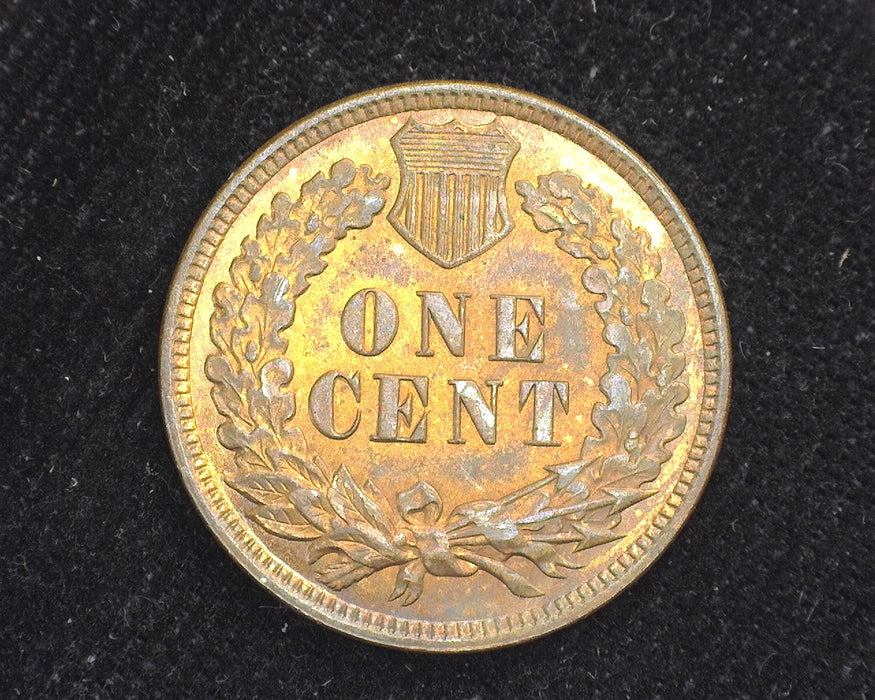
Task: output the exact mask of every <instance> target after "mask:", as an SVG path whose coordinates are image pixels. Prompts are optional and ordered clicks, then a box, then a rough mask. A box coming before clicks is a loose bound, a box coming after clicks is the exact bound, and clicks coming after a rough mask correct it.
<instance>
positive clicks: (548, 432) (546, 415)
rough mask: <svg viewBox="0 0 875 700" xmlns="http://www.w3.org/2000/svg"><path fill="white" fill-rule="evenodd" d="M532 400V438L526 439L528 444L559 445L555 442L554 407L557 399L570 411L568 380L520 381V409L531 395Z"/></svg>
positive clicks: (541, 445) (566, 411) (566, 410)
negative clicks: (532, 396)
mask: <svg viewBox="0 0 875 700" xmlns="http://www.w3.org/2000/svg"><path fill="white" fill-rule="evenodd" d="M531 395H534V399H533V400H532V404H533V406H532V439H531V440H525V444H526V445H535V446H539V447H547V446H558V445H560V444H561V443H558V442H553V413H554V411H553V409H554V405H555V399H559V403H560V405H561V406H562V408H563V409H564V410H565V413H568V382H552V381H541V380H537V381H523V382H520V411H522V410H523V408H524V407H525V405H526V401H528V398H529V396H531Z"/></svg>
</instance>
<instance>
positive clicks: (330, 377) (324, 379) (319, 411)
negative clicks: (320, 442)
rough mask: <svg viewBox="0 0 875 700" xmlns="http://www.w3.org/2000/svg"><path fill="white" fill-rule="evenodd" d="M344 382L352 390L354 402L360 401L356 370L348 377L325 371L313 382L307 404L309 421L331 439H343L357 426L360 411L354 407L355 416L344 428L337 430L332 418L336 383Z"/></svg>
mask: <svg viewBox="0 0 875 700" xmlns="http://www.w3.org/2000/svg"><path fill="white" fill-rule="evenodd" d="M338 382H339V383H341V384H346V385H347V386H348V387H349V388H350V390H351V391H352V395H353V397H354V398H355V401H356V403H358V402H359V401H361V398H362V396H361V383H360V381H359V375H358V372H356V373H355V374H353V375H352V376H351V377H348V376H347V375H345V374H341V373H340V372H326V373H325V374H323V375H322V376H321V377H319V379H317V380H316V381H315V382H313V387H312V388H311V389H310V397H309V399H308V400H307V406H308V408H309V409H310V421H311V422H312V423H313V425H314V426H315V427H316V430H318V431H319V432H320V433H322V434H323V435H324V436H325V437H327V438H331V439H332V440H345V439H346V438H348V437H349V436H350V435H352V434H353V433H354V432H355V431H356V429H357V428H358V427H359V421H360V420H361V411H359V410H358V409H356V411H355V418H354V419H353V421H352V425H350V426H349V427H348V428H347V429H346V430H338V429H337V427H336V425H335V420H334V397H335V392H336V391H337V384H338Z"/></svg>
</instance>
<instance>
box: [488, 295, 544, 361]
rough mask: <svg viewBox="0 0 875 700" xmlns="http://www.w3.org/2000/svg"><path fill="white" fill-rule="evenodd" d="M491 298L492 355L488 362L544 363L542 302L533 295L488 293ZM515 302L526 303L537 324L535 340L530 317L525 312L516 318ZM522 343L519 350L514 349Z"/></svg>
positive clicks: (517, 313)
mask: <svg viewBox="0 0 875 700" xmlns="http://www.w3.org/2000/svg"><path fill="white" fill-rule="evenodd" d="M490 298H492V299H495V354H494V355H490V356H489V359H490V360H500V361H509V362H543V361H544V332H543V330H542V329H543V326H544V299H543V297H537V296H522V295H516V294H492V295H490ZM519 302H526V303H527V304H528V305H529V306H530V307H531V309H532V311H533V312H534V316H535V320H536V321H537V322H538V323H539V324H540V326H541V328H539V329H538V334H537V336H536V337H534V338H532V337H531V334H532V328H531V321H530V319H531V317H532V314H530V313H529V312H528V311H527V312H526V313H525V314H524V315H523V317H522V319H520V320H517V319H518V318H519V309H518V308H517V307H518V304H519ZM518 341H522V343H521V347H518V346H519V345H520V343H519V342H518Z"/></svg>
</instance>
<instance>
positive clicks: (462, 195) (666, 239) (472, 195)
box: [161, 83, 730, 651]
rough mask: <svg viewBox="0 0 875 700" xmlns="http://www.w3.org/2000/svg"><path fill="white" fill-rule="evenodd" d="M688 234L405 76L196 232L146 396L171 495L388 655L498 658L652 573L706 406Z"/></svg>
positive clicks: (685, 485) (707, 275)
mask: <svg viewBox="0 0 875 700" xmlns="http://www.w3.org/2000/svg"><path fill="white" fill-rule="evenodd" d="M728 343H729V341H728V331H727V322H726V315H725V311H724V306H723V302H722V298H721V293H720V289H719V286H718V283H717V280H716V276H715V274H714V270H713V268H712V265H711V262H710V260H709V258H708V255H707V252H706V250H705V248H704V246H703V244H702V241H701V239H700V238H699V236H698V234H697V233H696V230H695V228H694V226H693V224H692V222H691V221H690V219H689V217H688V215H687V214H686V212H685V211H684V209H683V208H682V206H681V205H680V204H679V203H678V201H677V199H676V198H675V196H674V195H673V194H672V193H671V191H669V189H668V187H667V186H666V185H665V183H663V182H662V180H660V179H659V177H658V176H657V175H655V174H654V172H653V171H652V170H651V169H650V167H649V166H648V165H647V164H646V163H644V162H643V161H642V160H641V158H640V157H638V156H637V155H635V154H634V153H633V152H632V151H631V150H630V149H629V148H628V147H627V146H625V145H623V144H622V143H621V142H620V141H619V140H618V139H617V138H616V137H614V136H612V135H611V134H609V133H608V132H607V131H605V130H604V129H602V128H601V127H599V126H597V125H596V124H594V123H592V122H591V121H589V120H587V119H585V118H584V117H581V116H579V115H577V114H575V113H573V112H571V111H569V110H567V109H565V108H563V107H560V106H558V105H556V104H554V103H551V102H548V101H546V100H543V99H541V98H538V97H535V96H533V95H528V94H524V93H520V92H516V91H514V90H510V89H507V88H502V87H492V86H487V85H478V84H471V83H415V84H409V85H400V86H396V87H388V88H385V89H381V90H376V91H374V92H370V93H366V94H363V95H358V96H355V97H352V98H350V99H348V100H345V101H343V102H340V103H337V104H335V105H333V106H330V107H328V108H326V109H324V110H323V111H321V112H318V113H316V114H314V115H312V116H310V117H308V118H307V119H305V120H304V121H302V122H300V123H298V124H296V125H294V126H292V127H289V129H287V130H286V131H284V132H283V133H281V134H280V135H279V136H277V137H276V138H275V139H273V140H272V141H271V142H270V143H268V144H267V145H265V146H264V147H262V148H261V149H259V150H258V151H257V152H256V153H255V154H254V155H253V156H252V158H250V159H249V160H248V161H247V162H246V163H245V164H244V165H243V166H242V167H241V168H240V169H239V170H238V171H237V172H236V173H235V174H234V175H233V176H232V177H231V179H230V180H229V181H228V183H227V184H226V185H225V186H224V187H223V188H222V190H221V191H220V192H219V194H218V195H217V196H216V198H215V199H214V200H213V202H212V203H211V204H210V205H209V207H208V208H207V210H206V211H205V213H204V214H203V216H202V218H201V219H200V221H199V222H198V224H197V225H196V227H195V229H194V231H193V233H192V234H191V238H190V240H189V242H188V245H187V247H186V249H185V252H184V253H183V256H182V259H181V261H180V264H179V268H178V270H177V273H176V277H175V279H174V281H173V284H172V288H171V291H170V295H169V299H168V302H167V310H166V315H165V323H164V329H163V334H162V345H161V363H162V366H161V390H162V395H163V403H164V413H165V419H166V424H167V429H168V433H169V435H170V442H171V444H172V447H173V452H174V454H175V457H176V461H177V463H178V466H179V469H180V471H181V474H182V477H183V480H184V482H185V485H186V487H187V488H188V490H189V492H190V494H191V497H192V499H193V500H194V503H195V504H196V506H197V508H198V510H199V511H200V512H201V514H202V515H203V517H204V519H205V520H206V522H207V524H208V525H209V527H210V528H211V529H212V531H213V533H214V534H215V535H216V536H217V537H218V539H219V540H220V541H221V542H222V544H223V545H224V546H225V548H226V549H227V550H228V551H229V552H230V554H231V555H232V556H233V557H234V559H236V560H237V561H238V562H239V563H240V564H241V565H242V566H243V567H245V569H246V570H247V571H249V572H250V574H252V576H254V577H255V579H256V580H257V581H258V582H259V583H261V584H262V585H263V586H265V587H266V588H268V589H269V590H270V591H272V592H273V593H274V594H276V595H277V596H278V597H279V598H281V599H282V600H283V601H285V602H286V603H288V604H289V605H291V606H292V607H294V608H295V609H297V610H299V611H300V612H302V613H304V614H305V615H307V616H309V617H311V618H313V619H315V620H318V621H320V622H322V623H325V624H327V625H329V626H331V627H334V628H336V629H338V630H340V631H342V632H345V633H348V634H352V635H355V636H357V637H361V638H363V639H367V640H370V641H373V642H378V643H381V644H386V645H390V646H397V647H405V648H410V649H420V650H432V651H461V650H473V649H484V648H489V647H496V646H501V645H506V644H511V643H515V642H519V641H522V640H526V639H529V638H532V637H536V636H538V635H541V634H544V633H546V632H549V631H551V630H554V629H556V628H559V627H562V626H564V625H567V624H570V623H572V622H574V621H576V620H579V619H580V618H582V617H584V616H585V615H587V614H588V613H590V612H592V611H593V610H595V609H596V608H598V607H600V606H601V605H603V604H604V603H606V602H607V601H608V600H610V599H611V598H613V596H615V595H616V594H618V593H619V592H620V591H622V590H623V589H625V588H626V587H627V586H629V584H630V583H632V582H633V581H634V580H635V579H636V578H637V577H638V576H639V575H641V573H642V572H643V571H644V570H645V569H646V568H647V567H648V566H649V565H650V564H652V563H653V561H654V560H655V559H656V558H657V557H658V556H659V554H660V553H661V552H662V551H663V550H664V549H665V547H666V546H667V545H668V544H669V542H670V541H671V540H672V538H673V537H674V536H675V535H676V533H677V532H678V530H679V528H680V527H681V526H682V525H683V523H684V522H685V521H686V519H687V518H688V516H689V515H690V512H691V510H692V508H693V506H694V505H695V503H696V501H697V500H698V498H699V496H700V494H701V491H702V488H703V487H704V485H705V482H706V481H707V479H708V475H709V473H710V471H711V468H712V465H713V463H714V460H715V457H716V454H717V450H718V447H719V443H720V439H721V434H722V430H723V425H724V422H725V417H726V410H727V405H728V400H729V373H730V366H729V365H730V363H729V344H728Z"/></svg>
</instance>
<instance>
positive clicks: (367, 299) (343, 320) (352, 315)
mask: <svg viewBox="0 0 875 700" xmlns="http://www.w3.org/2000/svg"><path fill="white" fill-rule="evenodd" d="M369 307H371V308H372V309H373V311H372V313H371V314H368V313H367V312H368V308H369ZM369 315H370V317H371V326H372V329H371V330H372V332H371V333H370V336H371V338H370V339H369V338H368V335H369V333H368V330H369V329H368V327H367V324H368V319H367V316H369ZM397 332H398V309H397V308H396V306H395V302H394V301H392V298H391V297H390V296H389V295H388V294H386V292H384V291H382V290H380V289H362V290H359V291H358V292H356V293H355V294H353V295H352V296H351V297H350V298H349V301H347V302H346V306H344V307H343V312H342V313H341V315H340V334H341V335H342V336H343V341H344V342H345V343H346V345H347V347H348V348H349V349H350V350H352V351H353V352H355V353H358V354H359V355H364V356H365V357H373V356H374V355H379V354H380V353H381V352H383V351H384V350H385V349H386V348H388V347H389V345H391V344H392V341H393V340H395V334H396V333H397ZM368 340H370V343H368ZM367 345H370V347H367Z"/></svg>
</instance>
